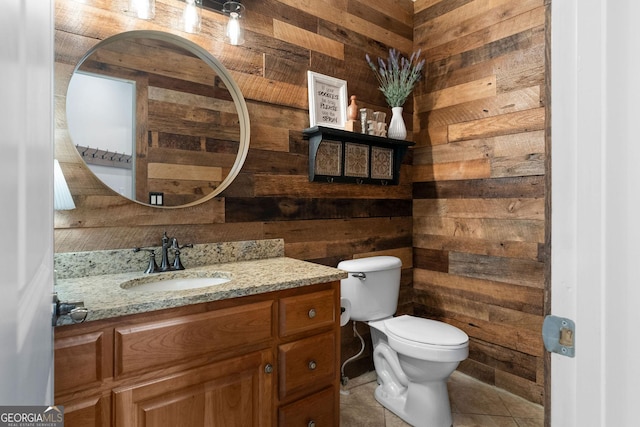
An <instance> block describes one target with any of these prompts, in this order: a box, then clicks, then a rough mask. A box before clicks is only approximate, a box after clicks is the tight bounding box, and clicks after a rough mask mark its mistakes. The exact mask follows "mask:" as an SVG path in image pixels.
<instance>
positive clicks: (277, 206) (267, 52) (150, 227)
mask: <svg viewBox="0 0 640 427" xmlns="http://www.w3.org/2000/svg"><path fill="white" fill-rule="evenodd" d="M126 4H127V3H126V1H120V0H113V1H112V0H82V1H74V0H58V1H56V12H55V21H56V22H55V26H56V40H55V41H56V45H55V52H56V69H55V91H56V98H55V103H56V133H55V135H56V156H57V158H58V159H59V160H60V162H61V165H62V168H63V171H64V173H65V176H66V177H67V180H68V181H69V185H70V187H71V191H72V193H73V196H74V200H75V202H76V205H77V209H75V210H72V211H64V212H56V215H55V250H56V252H70V251H87V250H100V249H111V248H132V247H135V246H151V245H158V244H159V243H160V238H161V236H162V232H163V231H165V230H166V231H167V233H168V234H169V235H172V236H176V237H178V238H179V240H180V242H181V243H183V244H184V243H188V242H191V243H204V242H215V241H237V240H248V239H268V238H283V239H284V241H285V252H286V255H287V256H290V257H294V258H299V259H303V260H309V261H313V262H318V263H322V264H326V265H332V266H335V265H336V264H337V263H338V262H339V261H340V260H343V259H350V258H352V257H361V256H366V255H374V254H375V255H381V254H389V255H396V256H399V257H400V258H401V259H402V260H403V264H404V270H403V291H402V294H401V295H402V299H401V305H400V311H401V312H409V311H410V310H411V308H412V301H411V280H412V251H413V249H412V225H413V223H412V218H411V215H412V200H411V199H412V180H411V157H410V156H409V157H407V159H406V161H405V163H406V164H405V165H403V167H402V171H401V174H402V176H401V182H400V185H398V186H387V187H382V186H369V185H356V184H322V183H309V182H308V176H307V174H308V170H307V162H308V144H307V142H306V141H305V140H304V139H303V137H302V129H304V128H306V127H308V126H309V116H308V100H307V82H306V72H307V70H312V71H316V72H319V73H322V74H326V75H330V76H333V77H336V78H340V79H344V80H346V81H347V85H348V91H349V94H350V95H354V94H355V95H357V97H358V104H359V106H360V107H369V108H373V109H376V110H382V109H386V108H387V107H386V104H385V101H384V99H383V97H382V95H381V94H380V93H379V91H377V90H375V88H376V87H377V84H376V81H375V77H374V76H373V74H372V73H371V71H370V70H369V68H368V67H367V65H366V62H365V60H364V56H365V53H369V54H370V55H372V56H374V57H375V56H382V55H384V54H385V53H386V51H387V49H388V48H389V47H395V48H398V49H400V50H401V51H403V52H405V53H406V52H411V50H412V47H413V41H412V39H413V3H412V2H411V1H410V0H325V1H321V2H320V1H318V2H299V1H296V0H259V1H254V0H247V1H245V2H244V4H245V6H246V7H247V13H246V16H245V18H244V19H243V25H244V26H245V29H246V36H245V38H246V42H245V44H244V45H242V46H231V45H228V44H225V43H224V41H223V31H224V24H225V21H226V19H225V17H224V16H222V15H220V14H217V13H215V12H209V11H204V12H203V28H202V32H201V33H200V34H198V35H190V34H187V33H183V32H181V31H180V30H179V29H178V28H177V27H176V23H177V22H179V17H180V14H181V7H182V6H183V5H184V2H181V1H178V0H157V6H156V10H157V12H156V17H155V19H154V20H153V21H150V22H147V21H143V20H139V19H136V18H133V17H130V16H127V15H125V14H123V13H122V10H123V9H124V8H125V7H126ZM143 29H148V30H156V31H166V32H170V33H174V34H177V35H180V36H182V37H185V38H188V39H189V40H191V41H193V42H195V43H196V44H198V45H200V46H202V47H203V48H205V49H206V50H207V51H209V52H210V53H211V54H212V55H214V56H215V57H216V58H218V59H219V60H220V62H221V63H222V64H223V65H224V66H225V67H226V68H227V69H228V70H230V72H231V74H232V76H233V78H234V80H235V81H236V82H237V84H238V86H239V87H240V89H241V90H242V93H243V94H244V97H245V98H246V101H247V105H248V110H249V115H250V118H251V145H250V149H249V153H248V157H247V160H246V162H245V165H244V167H243V168H242V171H241V173H240V175H239V176H238V178H237V179H236V181H235V182H234V183H233V184H232V185H231V187H229V188H228V189H227V190H225V191H224V192H223V193H222V194H221V197H216V198H214V199H212V200H210V201H208V202H206V203H203V204H200V205H197V206H193V207H189V208H180V209H157V208H150V207H146V206H142V205H138V204H136V203H133V202H130V201H127V200H124V199H122V198H120V197H119V196H117V195H115V194H114V193H112V192H111V191H109V190H107V189H106V188H105V187H103V186H102V185H101V183H99V182H97V181H96V179H95V178H94V177H93V175H92V174H90V173H89V172H88V171H87V169H86V168H85V167H84V165H83V163H82V161H81V160H80V158H79V156H78V155H77V153H76V152H75V149H74V148H73V145H72V141H71V140H70V138H69V136H68V132H67V129H66V122H65V120H66V119H65V114H64V106H65V94H66V87H67V85H68V81H69V79H70V76H71V73H72V72H73V69H74V67H75V65H76V64H77V62H78V61H79V60H80V58H81V57H82V56H83V55H84V53H85V52H86V51H87V50H88V49H90V48H91V47H92V46H94V45H95V44H96V43H97V42H99V41H100V40H103V39H105V38H107V37H109V36H111V35H114V34H117V33H120V32H123V31H128V30H143ZM388 116H390V114H388ZM411 117H412V108H411V104H410V103H409V104H408V105H407V108H405V121H406V123H407V125H408V130H409V132H410V131H411V127H412V120H411ZM143 267H144V266H141V269H142V268H143ZM283 274H286V272H283ZM344 329H345V330H346V333H345V334H343V335H344V336H343V360H344V359H345V358H346V357H349V356H351V355H353V354H355V353H356V352H357V350H358V349H359V341H358V340H357V339H356V338H354V337H353V334H352V332H351V330H350V328H349V327H345V328H344ZM364 332H366V331H364ZM350 369H353V371H352V372H355V371H357V370H359V371H362V370H369V369H373V365H372V364H371V360H370V359H369V358H367V357H365V358H364V359H362V362H361V363H354V364H353V365H352V367H351V368H350ZM349 375H350V376H353V375H354V374H349Z"/></svg>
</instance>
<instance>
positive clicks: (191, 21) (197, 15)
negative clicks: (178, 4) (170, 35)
mask: <svg viewBox="0 0 640 427" xmlns="http://www.w3.org/2000/svg"><path fill="white" fill-rule="evenodd" d="M201 9H202V0H185V5H184V10H183V11H182V29H183V30H184V31H186V32H187V33H192V34H197V33H199V32H200V28H201V26H202V12H201Z"/></svg>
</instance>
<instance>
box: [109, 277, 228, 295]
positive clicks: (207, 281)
mask: <svg viewBox="0 0 640 427" xmlns="http://www.w3.org/2000/svg"><path fill="white" fill-rule="evenodd" d="M230 280H231V278H229V277H224V276H222V277H173V278H166V279H164V278H162V277H148V278H147V277H145V278H142V279H134V280H129V281H127V282H124V283H122V284H120V287H121V288H122V289H125V290H127V291H138V292H142V291H144V292H159V291H186V290H189V289H197V288H206V287H209V286H215V285H221V284H223V283H227V282H229V281H230Z"/></svg>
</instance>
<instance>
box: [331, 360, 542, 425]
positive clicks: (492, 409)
mask: <svg viewBox="0 0 640 427" xmlns="http://www.w3.org/2000/svg"><path fill="white" fill-rule="evenodd" d="M376 386H377V384H376V382H375V373H374V372H369V373H367V374H365V375H362V376H360V377H358V378H353V379H350V380H349V383H348V384H347V386H346V389H347V390H348V391H349V393H350V394H348V395H343V394H341V395H340V426H341V427H361V426H362V427H365V426H366V427H406V426H409V424H407V423H405V422H403V421H402V420H401V419H400V418H398V417H397V416H396V415H395V414H393V413H392V412H391V411H389V410H387V409H385V408H384V407H382V406H381V405H380V404H379V403H378V402H377V401H376V400H375V398H374V397H373V391H374V390H375V388H376ZM449 397H450V399H451V411H452V412H453V426H454V427H472V426H473V427H494V426H495V427H542V426H544V409H543V408H542V406H540V405H536V404H534V403H531V402H529V401H527V400H525V399H522V398H521V397H518V396H515V395H513V394H510V393H508V392H506V391H504V390H500V389H498V388H495V387H492V386H490V385H488V384H485V383H483V382H481V381H478V380H476V379H474V378H472V377H469V376H467V375H465V374H462V373H460V372H457V371H456V372H454V373H453V375H452V376H451V378H450V379H449Z"/></svg>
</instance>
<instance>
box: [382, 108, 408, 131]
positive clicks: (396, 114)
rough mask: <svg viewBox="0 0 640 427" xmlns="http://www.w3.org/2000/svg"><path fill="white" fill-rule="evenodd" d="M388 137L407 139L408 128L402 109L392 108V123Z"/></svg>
mask: <svg viewBox="0 0 640 427" xmlns="http://www.w3.org/2000/svg"><path fill="white" fill-rule="evenodd" d="M387 136H388V137H389V138H393V139H405V138H406V137H407V127H406V126H405V125H404V119H403V118H402V107H391V122H390V123H389V130H388V131H387Z"/></svg>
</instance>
